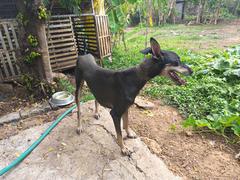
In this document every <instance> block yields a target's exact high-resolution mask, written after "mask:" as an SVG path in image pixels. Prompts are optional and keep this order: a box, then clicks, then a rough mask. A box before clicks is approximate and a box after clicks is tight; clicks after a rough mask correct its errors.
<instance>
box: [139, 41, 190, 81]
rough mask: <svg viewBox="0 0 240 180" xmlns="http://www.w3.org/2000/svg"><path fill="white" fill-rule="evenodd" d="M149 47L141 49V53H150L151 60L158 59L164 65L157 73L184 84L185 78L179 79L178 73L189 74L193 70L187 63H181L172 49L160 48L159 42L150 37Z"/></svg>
mask: <svg viewBox="0 0 240 180" xmlns="http://www.w3.org/2000/svg"><path fill="white" fill-rule="evenodd" d="M150 45H151V47H149V48H147V49H144V50H142V51H141V53H143V54H145V55H146V54H152V57H151V59H152V61H159V62H161V63H160V64H161V65H164V68H163V69H162V71H161V73H160V74H159V75H162V76H166V77H168V78H170V79H171V80H172V81H174V82H175V83H176V84H178V85H184V84H185V83H186V81H185V80H183V79H181V78H180V77H179V75H178V73H180V74H183V75H191V74H192V73H193V71H192V70H191V68H189V67H188V66H187V65H185V64H183V63H181V61H180V57H179V56H178V55H177V54H176V53H175V52H172V51H166V50H161V48H160V45H159V43H158V42H157V41H156V40H155V39H154V38H150Z"/></svg>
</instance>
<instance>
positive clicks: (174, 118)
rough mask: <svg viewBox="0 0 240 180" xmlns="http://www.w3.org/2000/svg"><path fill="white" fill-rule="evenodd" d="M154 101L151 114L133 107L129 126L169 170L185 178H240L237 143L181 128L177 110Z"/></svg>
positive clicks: (238, 147) (239, 148) (180, 118)
mask: <svg viewBox="0 0 240 180" xmlns="http://www.w3.org/2000/svg"><path fill="white" fill-rule="evenodd" d="M153 102H154V104H155V105H156V107H155V108H154V109H152V110H151V111H146V110H142V109H139V108H136V107H132V108H131V112H130V120H131V122H130V123H131V127H132V129H133V130H134V131H135V132H136V133H137V134H138V135H139V136H140V137H141V139H142V140H143V141H144V142H145V143H146V144H147V145H148V147H149V149H150V150H151V151H152V152H153V153H155V154H157V155H158V156H159V157H161V158H162V159H163V160H164V161H165V163H166V164H167V165H168V168H169V169H170V170H172V171H173V172H175V173H176V174H178V175H180V176H183V177H187V179H240V161H239V160H237V159H235V155H236V154H237V153H239V151H240V144H239V145H237V144H235V145H231V144H230V143H227V142H226V140H225V139H224V138H222V137H219V136H216V135H212V134H206V133H201V134H199V133H194V132H192V131H191V130H186V129H183V128H182V127H181V122H182V120H183V119H182V117H181V115H180V114H179V113H178V111H177V109H175V108H173V107H170V106H167V105H163V104H162V103H161V102H160V101H153Z"/></svg>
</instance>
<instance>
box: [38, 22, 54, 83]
mask: <svg viewBox="0 0 240 180" xmlns="http://www.w3.org/2000/svg"><path fill="white" fill-rule="evenodd" d="M35 27H36V28H37V32H36V35H37V37H38V43H39V48H40V52H41V55H42V56H41V57H42V58H41V66H42V68H40V69H39V70H40V72H39V74H40V76H41V78H42V79H46V80H47V81H48V82H51V81H52V80H53V76H52V68H51V64H50V58H49V53H48V43H47V37H46V29H45V24H43V23H41V24H37V25H36V26H35Z"/></svg>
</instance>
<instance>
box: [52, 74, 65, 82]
mask: <svg viewBox="0 0 240 180" xmlns="http://www.w3.org/2000/svg"><path fill="white" fill-rule="evenodd" d="M52 76H53V79H54V80H57V79H65V80H68V77H67V76H66V75H65V74H63V73H52Z"/></svg>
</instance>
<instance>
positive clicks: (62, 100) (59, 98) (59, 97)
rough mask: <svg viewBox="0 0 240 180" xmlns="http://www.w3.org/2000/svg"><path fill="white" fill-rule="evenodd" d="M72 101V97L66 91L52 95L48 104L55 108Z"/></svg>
mask: <svg viewBox="0 0 240 180" xmlns="http://www.w3.org/2000/svg"><path fill="white" fill-rule="evenodd" d="M73 101H74V96H73V95H72V94H70V93H69V92H66V91H60V92H56V93H54V94H53V95H52V98H51V99H50V102H51V103H52V104H54V105H56V106H65V105H68V104H71V103H72V102H73Z"/></svg>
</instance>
